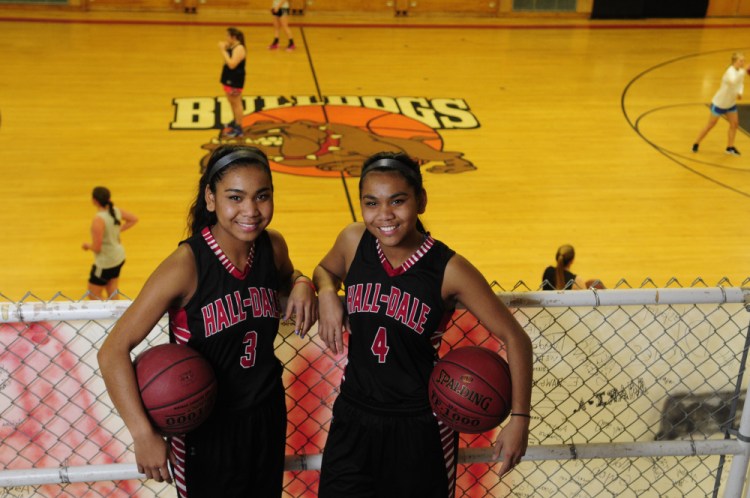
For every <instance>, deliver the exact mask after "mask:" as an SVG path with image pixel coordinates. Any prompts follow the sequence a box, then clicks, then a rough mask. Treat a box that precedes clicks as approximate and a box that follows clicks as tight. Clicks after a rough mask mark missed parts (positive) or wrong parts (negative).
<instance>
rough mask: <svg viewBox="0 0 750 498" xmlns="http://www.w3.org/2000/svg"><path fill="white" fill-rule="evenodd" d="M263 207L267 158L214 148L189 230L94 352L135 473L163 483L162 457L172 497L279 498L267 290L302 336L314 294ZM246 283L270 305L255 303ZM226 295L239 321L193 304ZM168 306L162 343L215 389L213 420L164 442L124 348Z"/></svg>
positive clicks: (267, 202) (269, 205)
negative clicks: (183, 355) (187, 358)
mask: <svg viewBox="0 0 750 498" xmlns="http://www.w3.org/2000/svg"><path fill="white" fill-rule="evenodd" d="M272 216H273V184H272V180H271V171H270V168H269V167H268V160H267V158H266V156H265V155H264V154H263V153H262V152H261V151H260V150H258V149H256V148H253V147H240V146H222V147H219V148H217V149H216V150H215V151H214V152H213V154H212V155H211V158H210V159H209V162H208V165H207V167H206V170H205V172H204V174H203V175H202V177H201V180H200V183H199V186H198V194H197V196H196V201H195V203H194V205H193V207H192V210H191V215H190V220H189V229H190V234H191V237H190V238H189V239H188V240H187V241H185V243H181V244H180V245H179V246H178V247H177V249H176V250H175V251H174V252H173V253H172V254H171V255H169V256H168V257H167V258H166V259H165V260H164V261H163V262H162V263H161V264H160V265H159V267H158V268H156V270H155V271H154V272H153V274H152V275H151V277H149V279H148V281H147V282H146V284H145V285H144V287H143V289H142V291H141V293H140V295H139V296H138V297H137V299H136V300H135V301H134V302H133V304H132V305H131V306H130V307H129V308H128V309H127V311H126V312H125V313H124V314H123V316H122V318H120V320H119V321H118V322H117V324H116V325H115V327H114V328H113V330H112V332H110V334H109V336H108V337H107V339H106V340H105V342H104V344H103V345H102V347H101V349H100V351H99V354H98V360H99V366H100V367H101V371H102V376H103V377H104V381H105V383H106V386H107V391H108V392H109V395H110V397H111V398H112V401H113V403H114V405H115V407H116V408H117V410H118V412H119V413H120V415H121V416H122V418H123V421H124V422H125V425H126V426H127V427H128V430H129V431H130V433H131V435H132V436H133V441H134V447H135V456H136V463H137V465H138V470H139V471H140V472H143V473H144V474H146V476H147V477H148V478H152V479H156V480H157V481H163V480H167V481H170V482H171V481H172V476H170V473H169V470H168V467H167V462H168V460H169V461H170V462H171V463H172V465H173V467H174V469H175V471H174V479H175V481H177V490H178V493H179V495H180V496H189V497H190V498H196V497H214V496H217V493H219V494H220V495H221V496H222V497H247V496H263V497H269V498H272V497H274V496H281V492H282V481H283V464H284V447H285V436H286V408H285V405H284V393H283V386H282V385H281V365H280V364H279V361H278V359H277V358H276V357H275V355H274V350H273V340H274V338H275V336H276V334H277V332H278V324H279V319H280V318H281V315H282V313H281V311H282V310H281V309H280V307H279V305H278V302H279V301H278V300H277V299H276V297H277V296H278V295H280V294H281V295H288V296H289V297H288V303H287V306H286V310H285V312H284V313H283V315H284V316H283V319H285V320H286V319H289V318H290V317H291V316H292V315H295V316H296V327H297V329H298V331H299V333H300V334H301V335H304V334H305V333H306V332H307V331H308V330H309V329H310V327H311V326H312V325H313V323H314V322H315V320H316V317H317V302H316V298H315V292H314V287H313V286H312V283H311V282H310V280H309V279H308V278H307V277H304V276H303V275H302V274H301V273H300V272H299V271H297V270H295V269H294V267H293V265H292V262H291V260H290V258H289V254H288V250H287V245H286V242H285V241H284V238H283V237H282V236H281V234H279V233H278V232H276V231H273V230H269V229H268V228H267V227H268V224H269V223H270V222H271V218H272ZM297 284H300V285H297ZM254 291H255V292H264V293H265V294H266V295H267V296H268V299H265V300H264V301H265V302H267V303H271V305H269V306H264V307H263V309H262V310H259V309H257V306H255V305H254V304H253V301H254V300H253V299H252V298H251V297H250V295H251V294H252V293H253V292H254ZM227 299H229V300H231V299H234V301H233V302H232V303H228V304H227V306H233V307H234V309H235V310H236V313H235V314H234V316H235V317H238V318H237V320H235V322H237V323H231V324H228V323H223V322H222V323H220V324H219V323H218V322H217V323H209V322H210V320H208V319H205V320H204V319H203V318H202V317H203V316H212V315H211V313H207V314H205V315H204V314H203V312H202V309H203V308H206V307H207V306H218V304H216V302H217V301H219V302H223V301H226V300H227ZM255 301H256V302H257V300H255ZM167 311H169V313H170V340H172V341H173V342H182V343H187V344H188V345H190V346H192V347H194V348H195V349H197V350H198V351H200V352H201V353H202V354H203V356H204V357H206V359H207V360H208V361H209V362H210V363H211V364H212V365H213V367H214V370H215V371H216V373H217V378H218V379H219V392H220V393H221V394H220V395H219V400H218V402H217V405H216V408H215V409H214V411H213V413H212V415H211V417H210V418H209V419H208V420H207V421H206V422H205V423H204V424H203V425H201V426H200V427H199V428H198V429H197V430H195V431H194V432H192V433H190V434H187V435H186V436H185V437H175V438H172V439H171V441H170V443H171V446H168V445H167V443H166V442H165V440H164V439H163V438H162V437H161V436H160V435H159V434H158V433H157V432H155V431H154V429H153V427H152V426H151V424H150V423H149V421H148V418H147V417H146V414H145V413H144V410H143V407H142V404H141V401H140V397H139V394H138V387H137V383H136V379H135V373H134V371H133V366H132V363H131V357H130V352H131V351H132V350H133V348H134V347H136V346H137V345H138V344H139V343H141V341H143V340H144V339H145V338H146V336H147V335H148V333H149V332H150V331H151V329H152V328H153V327H154V326H155V325H156V323H157V322H158V321H159V319H160V318H161V317H162V316H163V315H164V314H165V313H166V312H167ZM213 316H216V313H214V314H213ZM248 331H251V332H248ZM248 333H254V334H255V336H254V337H253V339H254V340H253V342H252V343H248V342H247V341H244V338H246V336H247V334H248ZM250 347H252V348H253V350H252V351H248V348H250ZM251 360H252V361H251ZM183 471H184V473H183Z"/></svg>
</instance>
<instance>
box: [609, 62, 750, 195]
mask: <svg viewBox="0 0 750 498" xmlns="http://www.w3.org/2000/svg"><path fill="white" fill-rule="evenodd" d="M749 49H750V48H748V47H738V48H722V49H719V50H712V51H708V52H698V53H692V54H687V55H683V56H680V57H676V58H672V59H669V60H666V61H663V62H661V63H659V64H656V65H653V66H651V67H649V68H647V69H645V70H644V71H642V72H640V73H639V74H637V75H636V76H634V77H633V78H631V80H630V81H629V82H628V84H627V85H625V88H624V89H623V91H622V95H621V97H620V108H621V109H622V114H623V116H624V117H625V120H626V121H627V122H628V124H629V125H630V127H631V128H632V129H633V131H635V133H636V134H637V135H638V136H639V137H640V138H641V139H643V140H644V141H645V142H646V143H648V144H649V145H650V146H651V147H653V148H654V149H655V150H657V151H658V152H659V153H660V154H662V155H664V156H665V157H667V158H669V159H670V160H671V161H672V162H674V163H676V164H677V165H679V166H680V167H682V168H684V169H686V170H687V171H689V172H690V173H692V174H694V175H696V176H699V177H701V178H703V179H705V180H708V181H709V182H712V183H714V184H715V185H717V186H719V187H721V188H723V189H726V190H729V191H731V192H734V193H736V194H739V195H741V196H743V197H748V198H750V192H744V191H742V190H740V189H738V188H736V187H734V186H732V185H729V184H727V183H725V182H722V181H720V180H718V179H716V178H713V177H711V176H710V175H708V174H706V173H703V172H700V171H698V170H697V169H695V168H694V167H691V166H690V165H688V164H687V162H686V161H687V160H688V159H687V158H686V157H683V156H682V155H680V154H679V153H676V152H672V151H670V150H667V149H666V148H664V147H662V146H661V145H659V144H657V143H655V142H654V141H652V140H650V139H649V138H647V137H646V136H645V135H644V133H643V132H642V129H641V126H640V123H641V120H642V119H643V118H645V117H646V116H649V115H650V114H653V113H655V112H657V111H659V110H664V109H669V108H674V107H677V106H675V105H664V106H659V107H657V108H652V109H649V110H648V111H646V112H643V113H641V114H639V115H638V116H637V117H636V118H635V120H634V119H633V118H632V117H631V116H630V114H629V112H628V106H627V105H626V103H625V102H626V100H627V97H628V92H629V90H630V89H631V88H632V87H633V85H634V84H635V83H636V82H638V81H639V80H640V79H642V78H644V77H645V76H647V75H649V74H650V73H652V72H654V71H656V70H658V69H661V68H664V67H667V66H669V65H671V64H675V63H677V62H680V61H685V60H690V59H695V58H697V57H702V56H706V55H713V54H722V53H732V52H743V51H747V50H749ZM717 88H718V86H717ZM740 111H742V109H740ZM722 121H724V120H722ZM740 131H741V132H742V133H743V134H745V135H746V136H748V130H746V129H745V128H744V127H740ZM695 162H697V163H703V164H706V165H707V166H715V167H717V168H722V169H727V170H734V171H738V172H750V170H748V169H746V168H744V169H740V168H734V167H727V166H723V165H719V164H715V163H710V162H705V161H700V160H698V161H695Z"/></svg>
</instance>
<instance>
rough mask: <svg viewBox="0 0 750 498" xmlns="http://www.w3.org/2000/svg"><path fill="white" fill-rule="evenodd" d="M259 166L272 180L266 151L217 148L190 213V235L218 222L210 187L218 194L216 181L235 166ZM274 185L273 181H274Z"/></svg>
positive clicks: (241, 146) (205, 171)
mask: <svg viewBox="0 0 750 498" xmlns="http://www.w3.org/2000/svg"><path fill="white" fill-rule="evenodd" d="M250 165H255V166H259V167H260V168H261V169H262V170H263V171H265V172H266V173H267V174H268V177H269V178H271V179H272V176H271V168H270V167H269V165H268V158H267V157H266V155H265V154H264V153H263V151H262V150H260V149H258V148H256V147H249V146H245V145H221V146H219V147H217V148H216V149H214V151H213V153H212V154H211V157H210V158H209V159H208V164H207V165H206V169H205V170H204V171H203V174H202V175H201V179H200V181H199V182H198V193H197V194H196V196H195V201H194V202H193V205H192V206H191V207H190V212H189V213H188V226H187V228H188V234H189V235H188V236H193V235H196V234H199V233H200V232H201V231H202V230H203V229H204V228H206V227H210V226H213V225H215V224H216V213H215V212H213V211H209V210H208V205H207V204H206V187H208V188H209V189H210V190H211V192H213V193H214V194H215V193H216V184H217V183H219V181H220V180H221V179H222V178H223V177H224V175H225V174H226V172H227V171H229V170H230V169H231V168H233V167H235V166H250ZM271 188H273V183H272V184H271Z"/></svg>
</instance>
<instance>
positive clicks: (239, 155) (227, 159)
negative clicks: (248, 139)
mask: <svg viewBox="0 0 750 498" xmlns="http://www.w3.org/2000/svg"><path fill="white" fill-rule="evenodd" d="M240 159H245V160H247V161H250V162H257V163H261V164H262V165H264V166H265V167H268V160H267V159H266V158H265V157H263V156H262V155H260V154H258V153H257V152H255V151H254V150H252V149H238V150H235V151H233V152H230V153H229V154H227V155H226V156H224V157H222V158H221V159H219V160H218V161H216V162H215V163H214V165H213V166H211V170H210V171H209V172H208V180H207V183H208V184H209V185H210V184H211V180H212V179H213V177H214V176H216V173H218V172H219V171H221V170H223V169H224V168H226V167H227V166H229V165H230V164H232V163H233V162H235V161H239V160H240Z"/></svg>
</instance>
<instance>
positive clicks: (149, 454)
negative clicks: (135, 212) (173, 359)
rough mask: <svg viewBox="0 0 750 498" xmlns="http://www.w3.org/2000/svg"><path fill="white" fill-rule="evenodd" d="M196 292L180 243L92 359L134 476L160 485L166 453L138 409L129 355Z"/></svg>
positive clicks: (191, 269) (190, 257) (166, 477)
mask: <svg viewBox="0 0 750 498" xmlns="http://www.w3.org/2000/svg"><path fill="white" fill-rule="evenodd" d="M196 287H197V275H196V269H195V262H194V259H193V253H192V251H191V250H190V248H189V246H187V245H186V244H183V245H181V246H179V247H178V248H177V250H175V252H173V253H172V254H171V255H170V256H169V257H168V258H167V259H166V260H164V262H163V263H161V264H160V265H159V267H157V268H156V270H155V271H154V272H153V273H152V274H151V276H150V277H149V279H148V281H147V282H146V284H145V285H144V286H143V289H142V290H141V293H140V294H139V295H138V297H137V298H136V300H135V301H133V304H131V305H130V307H129V308H128V309H127V310H126V311H125V313H124V314H123V315H122V317H121V318H120V319H119V320H118V321H117V323H116V324H115V326H114V328H113V329H112V331H111V332H110V333H109V335H108V336H107V338H106V340H105V341H104V344H102V346H101V348H100V349H99V353H98V354H97V359H98V361H99V367H100V369H101V372H102V377H103V378H104V383H105V385H106V386H107V392H108V393H109V396H110V398H111V399H112V402H113V403H114V405H115V408H116V409H117V412H118V413H119V414H120V416H121V417H122V420H123V421H124V422H125V425H126V426H127V428H128V430H129V431H130V434H131V435H132V436H133V442H134V448H135V458H136V464H137V465H138V471H139V472H142V473H144V474H146V477H148V478H151V479H156V480H157V481H159V482H161V481H163V480H166V481H168V482H171V481H172V478H171V476H170V475H169V470H168V468H167V459H168V458H169V450H168V447H167V444H166V442H165V441H164V439H163V438H162V436H161V435H159V434H158V433H157V432H156V430H155V429H154V428H153V426H152V425H151V423H150V422H149V420H148V417H147V416H146V412H145V411H144V409H143V404H142V403H141V398H140V391H139V389H138V383H137V381H136V377H135V370H134V368H133V363H132V360H131V357H130V352H131V351H132V350H133V348H135V347H136V346H137V345H138V344H140V343H141V342H142V341H143V340H144V339H145V338H146V336H147V335H148V334H149V332H151V329H153V327H154V326H155V325H156V323H157V322H158V321H159V320H160V319H161V317H162V316H163V315H164V313H165V312H166V311H167V310H168V309H169V308H170V307H171V306H174V305H178V306H181V305H183V304H184V303H185V302H187V299H188V298H189V296H191V295H192V294H193V293H194V292H195V289H196Z"/></svg>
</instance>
